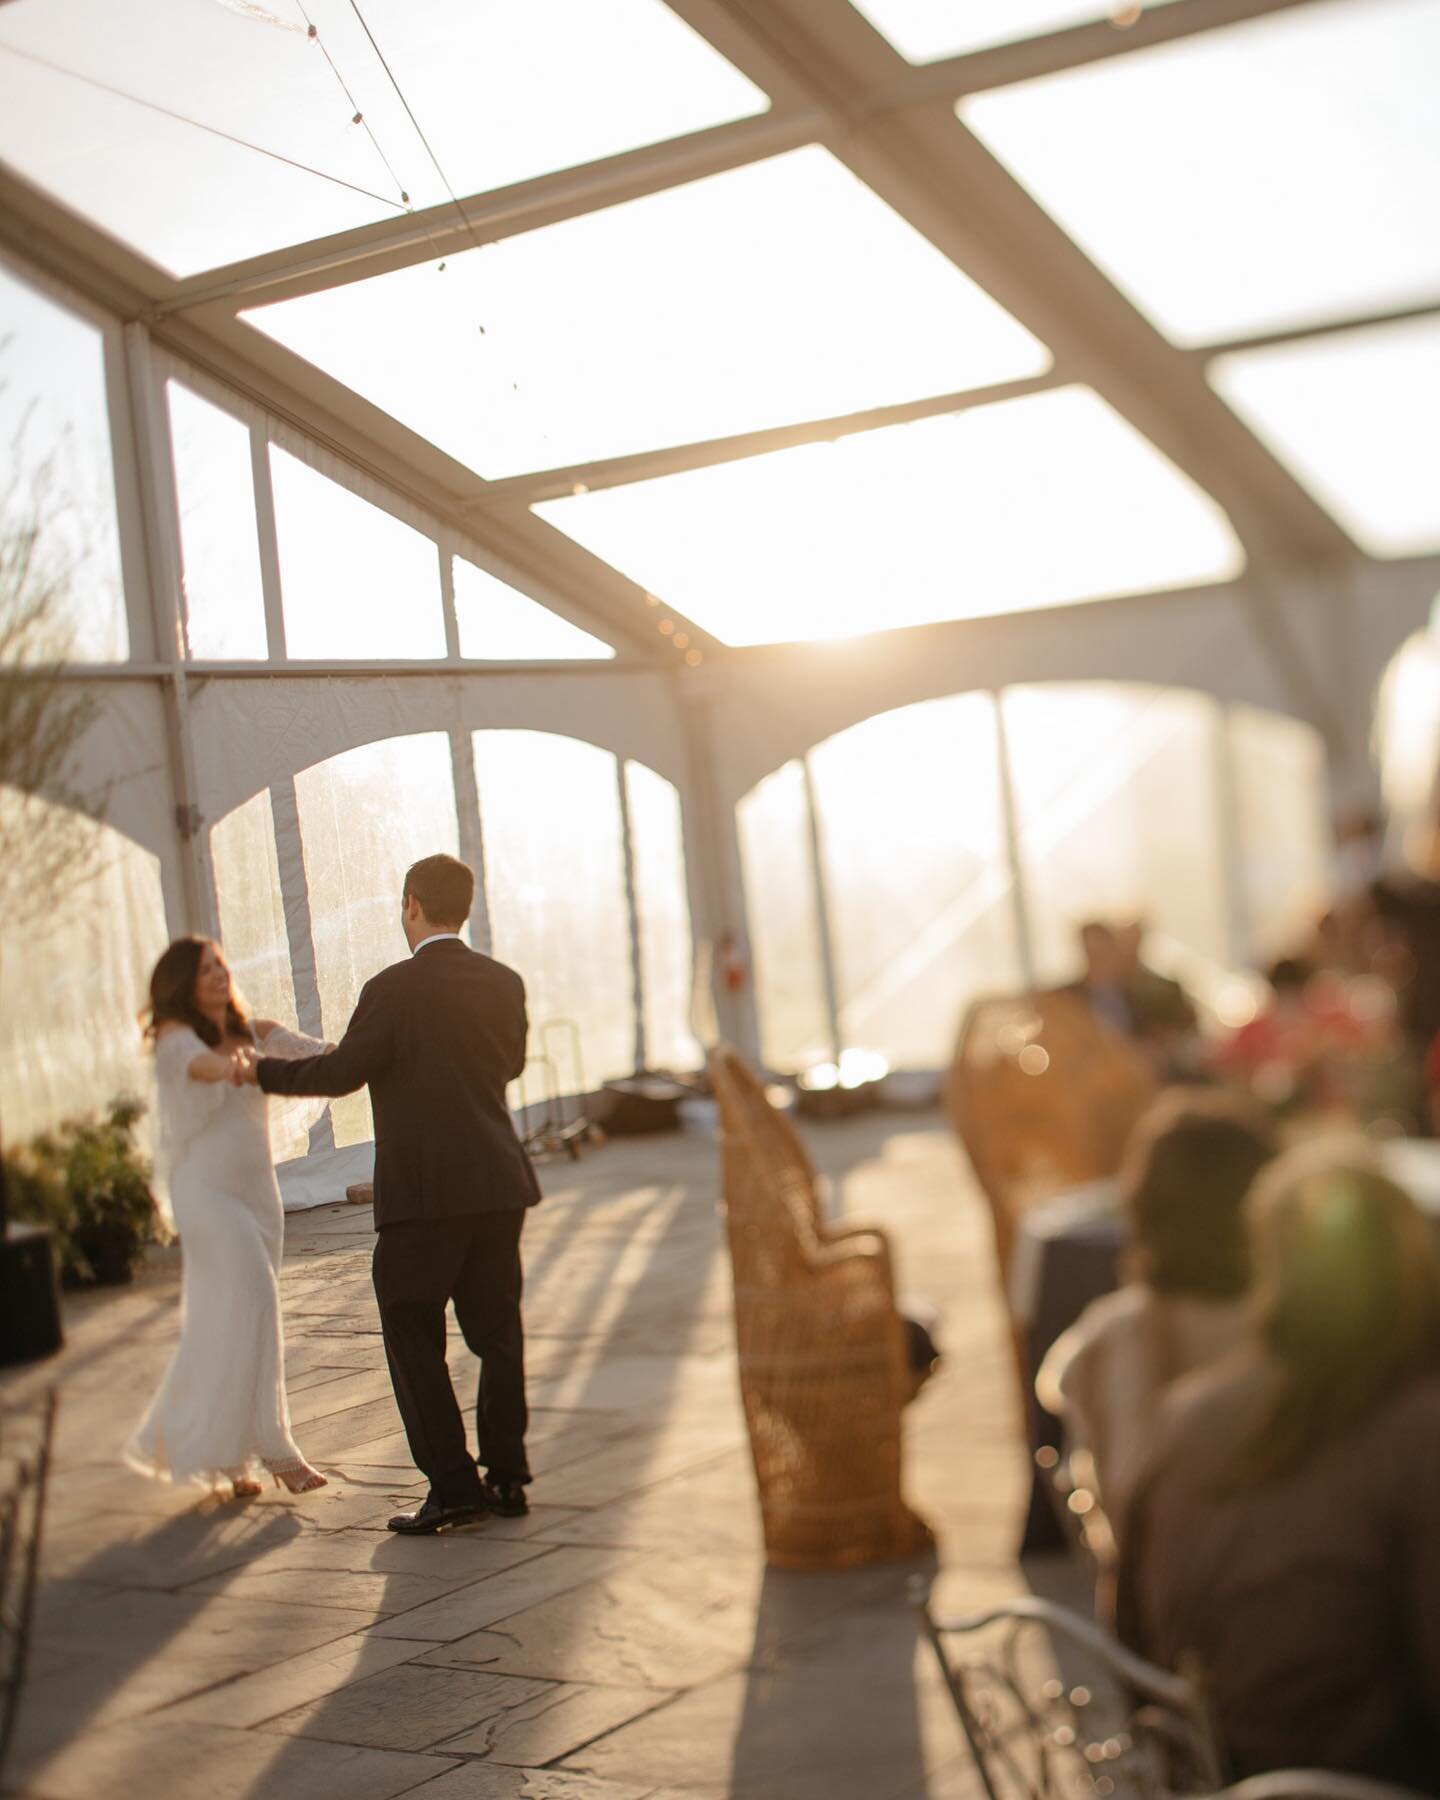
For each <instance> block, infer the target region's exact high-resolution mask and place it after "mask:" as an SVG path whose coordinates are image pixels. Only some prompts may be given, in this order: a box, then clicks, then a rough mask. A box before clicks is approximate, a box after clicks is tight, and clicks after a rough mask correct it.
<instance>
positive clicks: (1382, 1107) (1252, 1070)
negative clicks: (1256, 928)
mask: <svg viewBox="0 0 1440 1800" xmlns="http://www.w3.org/2000/svg"><path fill="white" fill-rule="evenodd" d="M1266 980H1267V981H1268V982H1269V984H1270V999H1269V1000H1268V1002H1267V1003H1266V1004H1265V1005H1264V1006H1263V1007H1262V1008H1261V1010H1260V1011H1259V1012H1258V1013H1257V1014H1256V1016H1255V1017H1254V1018H1253V1019H1251V1020H1250V1021H1249V1023H1248V1024H1245V1025H1242V1026H1241V1027H1240V1028H1239V1030H1238V1031H1235V1032H1233V1033H1232V1034H1231V1035H1230V1036H1229V1037H1228V1038H1226V1039H1225V1041H1224V1042H1223V1043H1221V1044H1220V1045H1218V1046H1217V1048H1216V1049H1215V1051H1214V1052H1213V1055H1212V1057H1211V1066H1212V1068H1213V1069H1214V1071H1215V1073H1216V1074H1217V1075H1220V1076H1222V1077H1227V1078H1230V1079H1232V1080H1236V1081H1240V1082H1243V1083H1244V1085H1245V1086H1246V1087H1247V1088H1248V1089H1249V1091H1250V1092H1251V1093H1252V1094H1254V1095H1255V1096H1256V1098H1257V1099H1259V1100H1263V1101H1264V1102H1265V1104H1266V1105H1268V1106H1271V1107H1273V1108H1275V1109H1276V1110H1277V1111H1280V1112H1284V1111H1290V1112H1316V1113H1318V1112H1345V1113H1348V1114H1349V1115H1350V1116H1351V1117H1352V1118H1354V1119H1356V1120H1357V1121H1363V1122H1365V1123H1369V1122H1370V1120H1371V1119H1373V1118H1375V1117H1378V1116H1383V1115H1385V1114H1386V1113H1387V1112H1392V1111H1394V1110H1395V1108H1396V1107H1397V1106H1399V1104H1400V1101H1401V1100H1402V1099H1403V1097H1404V1096H1403V1094H1402V1093H1401V1091H1400V1090H1401V1089H1403V1087H1404V1085H1405V1084H1404V1069H1403V1067H1400V1066H1398V1059H1399V1052H1400V1049H1401V1046H1400V1043H1399V1040H1398V1037H1397V1034H1396V1031H1395V1026H1394V1016H1393V995H1392V993H1391V991H1390V990H1389V989H1388V988H1386V987H1385V986H1384V984H1383V983H1381V982H1378V981H1376V980H1375V979H1374V978H1373V977H1346V976H1343V975H1339V974H1337V973H1336V972H1335V971H1334V970H1330V969H1321V970H1315V969H1313V968H1312V967H1311V966H1310V965H1309V964H1308V963H1305V962H1302V961H1300V960H1298V959H1297V958H1294V957H1282V958H1281V959H1280V961H1279V962H1277V963H1275V964H1273V965H1272V966H1271V968H1270V969H1269V970H1268V972H1267V974H1266ZM1390 1090H1395V1091H1394V1092H1391V1091H1390ZM1387 1100H1389V1101H1391V1102H1393V1104H1392V1105H1390V1106H1387V1105H1386V1104H1385V1102H1386V1101H1387Z"/></svg>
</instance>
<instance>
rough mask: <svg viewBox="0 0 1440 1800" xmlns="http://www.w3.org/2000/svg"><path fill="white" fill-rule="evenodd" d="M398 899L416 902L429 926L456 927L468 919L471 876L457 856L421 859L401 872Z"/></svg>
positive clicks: (467, 868)
mask: <svg viewBox="0 0 1440 1800" xmlns="http://www.w3.org/2000/svg"><path fill="white" fill-rule="evenodd" d="M402 898H403V899H407V900H418V901H419V903H420V910H421V912H423V913H424V915H425V917H426V918H427V919H428V920H429V921H430V923H431V924H432V925H453V926H455V927H457V928H458V927H459V926H461V925H463V924H464V923H465V921H466V920H467V919H468V918H469V917H470V906H471V902H472V901H473V900H474V898H475V876H474V874H473V873H472V872H471V869H470V866H469V864H468V863H463V862H461V860H460V858H459V857H458V856H444V855H440V856H422V857H421V858H420V860H419V862H417V863H412V864H411V865H410V867H409V868H408V869H407V870H406V871H405V888H404V892H403V895H402Z"/></svg>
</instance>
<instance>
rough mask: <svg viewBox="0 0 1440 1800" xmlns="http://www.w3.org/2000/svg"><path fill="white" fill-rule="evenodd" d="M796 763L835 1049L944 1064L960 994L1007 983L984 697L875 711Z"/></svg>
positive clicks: (992, 746)
mask: <svg viewBox="0 0 1440 1800" xmlns="http://www.w3.org/2000/svg"><path fill="white" fill-rule="evenodd" d="M809 762H810V771H811V779H812V782H813V785H814V790H815V798H816V806H817V811H818V814H819V826H820V842H821V849H822V855H823V858H824V867H825V876H826V892H827V895H828V897H829V911H830V922H831V932H832V935H833V939H834V947H835V962H836V983H837V987H838V990H839V993H838V1000H839V1009H840V1020H841V1035H842V1037H843V1039H844V1043H845V1046H846V1047H847V1048H859V1049H866V1050H879V1051H881V1052H883V1053H884V1055H885V1056H886V1057H887V1058H888V1059H889V1061H890V1063H891V1065H892V1066H893V1067H901V1068H910V1069H939V1068H944V1067H945V1066H946V1065H947V1064H948V1063H949V1060H950V1055H951V1051H952V1049H953V1047H954V1043H955V1034H956V1030H957V1028H958V1026H959V1022H960V1017H961V1014H962V1013H963V1011H964V1009H965V1007H966V1006H967V1005H968V1004H969V1003H970V1001H971V1000H973V999H974V998H975V997H976V996H977V995H978V994H980V993H982V992H989V993H994V992H1004V991H1006V990H1013V989H1018V987H1019V986H1020V983H1021V971H1020V962H1019V958H1018V955H1017V951H1016V943H1015V915H1014V906H1013V896H1012V894H1011V888H1010V878H1009V872H1008V862H1007V856H1006V850H1005V832H1004V820H1003V817H1002V815H1001V806H1000V774H999V757H998V746H997V740H996V729H995V709H994V702H993V701H992V699H991V698H990V696H989V695H988V694H965V695H959V696H956V697H953V698H951V699H946V700H927V701H922V702H921V703H920V704H919V705H916V706H907V707H902V708H901V709H900V710H899V711H896V712H889V713H881V714H879V715H878V716H877V717H875V718H873V719H867V720H865V721H864V722H863V723H862V724H859V725H854V726H851V727H850V729H849V730H848V731H843V732H841V733H840V734H839V735H838V736H837V737H833V738H830V739H828V740H827V741H826V742H825V743H823V744H820V745H817V746H816V748H815V749H813V750H812V751H811V752H810V755H809Z"/></svg>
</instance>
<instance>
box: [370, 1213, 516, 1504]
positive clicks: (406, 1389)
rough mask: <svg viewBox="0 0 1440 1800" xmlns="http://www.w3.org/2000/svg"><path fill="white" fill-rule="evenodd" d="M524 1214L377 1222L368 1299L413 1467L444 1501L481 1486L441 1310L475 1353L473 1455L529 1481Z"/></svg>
mask: <svg viewBox="0 0 1440 1800" xmlns="http://www.w3.org/2000/svg"><path fill="white" fill-rule="evenodd" d="M524 1224H525V1212H524V1209H523V1208H520V1207H517V1208H515V1209H514V1210H512V1211H505V1212H485V1213H465V1214H462V1215H461V1216H459V1217H457V1218H449V1219H407V1220H403V1221H398V1222H396V1223H394V1224H390V1225H382V1226H381V1228H380V1231H379V1233H378V1234H377V1236H376V1239H375V1261H374V1271H373V1272H374V1281H375V1297H376V1299H377V1300H378V1301H379V1303H380V1326H381V1330H382V1332H383V1333H384V1339H385V1356H386V1359H387V1361H388V1362H389V1364H390V1379H391V1382H392V1383H393V1385H394V1388H395V1399H396V1402H397V1403H398V1405H399V1408H400V1418H401V1420H402V1422H403V1424H404V1426H405V1436H406V1439H407V1440H408V1442H409V1445H410V1454H411V1456H413V1457H414V1459H415V1466H416V1467H417V1468H418V1469H420V1470H421V1472H422V1473H423V1474H425V1475H426V1476H428V1478H429V1481H430V1492H431V1494H432V1495H433V1496H434V1497H435V1498H436V1499H437V1500H439V1501H440V1502H441V1503H442V1504H444V1505H464V1504H465V1503H467V1502H468V1501H471V1500H473V1499H475V1498H476V1497H477V1495H478V1492H479V1486H480V1476H479V1473H478V1471H477V1469H476V1461H477V1458H475V1457H472V1456H471V1455H470V1451H469V1449H468V1447H467V1445H466V1441H465V1422H464V1420H463V1419H462V1418H461V1416H460V1407H459V1405H458V1404H457V1402H456V1399H455V1389H454V1388H453V1387H452V1386H451V1382H450V1369H449V1365H448V1364H447V1363H446V1361H445V1308H446V1305H447V1303H448V1302H449V1301H451V1300H453V1301H454V1303H455V1318H456V1322H457V1323H458V1324H459V1326H460V1331H461V1334H462V1336H463V1337H464V1339H465V1342H466V1343H467V1344H468V1345H469V1346H470V1348H471V1349H472V1350H473V1351H474V1352H475V1354H476V1356H478V1357H479V1358H480V1391H479V1394H478V1396H477V1399H476V1406H475V1428H476V1438H477V1450H478V1461H479V1464H480V1467H481V1468H484V1469H486V1470H487V1471H488V1472H489V1474H490V1475H491V1476H492V1477H493V1478H494V1479H495V1480H497V1481H528V1480H529V1479H530V1468H529V1464H528V1463H527V1462H526V1459H525V1426H526V1422H527V1417H528V1415H527V1410H526V1405H525V1334H524V1328H523V1326H522V1324H521V1319H520V1295H521V1289H522V1285H523V1283H522V1275H521V1268H520V1233H521V1230H522V1228H523V1227H524Z"/></svg>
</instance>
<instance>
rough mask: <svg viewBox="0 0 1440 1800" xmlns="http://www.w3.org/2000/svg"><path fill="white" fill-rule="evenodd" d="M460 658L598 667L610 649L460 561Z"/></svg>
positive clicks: (457, 615)
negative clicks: (591, 664) (581, 663)
mask: <svg viewBox="0 0 1440 1800" xmlns="http://www.w3.org/2000/svg"><path fill="white" fill-rule="evenodd" d="M452 567H453V569H454V580H455V623H456V626H457V628H458V630H459V635H460V654H461V656H463V657H465V658H466V659H467V660H469V661H472V662H486V661H488V662H530V661H534V662H562V661H583V662H600V661H604V660H605V659H606V658H609V657H613V656H614V654H615V649H614V646H613V645H611V644H606V643H603V642H602V641H601V640H600V639H599V638H597V637H592V636H591V635H590V633H589V632H588V631H582V630H581V629H580V627H579V626H578V625H572V624H571V623H570V621H569V620H568V619H562V618H561V617H560V615H559V614H558V613H553V612H551V611H550V609H549V608H548V607H545V606H542V605H541V604H540V602H539V601H538V600H532V599H531V598H530V596H529V595H528V594H522V593H521V592H520V591H519V590H518V589H517V588H513V587H511V586H510V584H509V582H507V581H502V580H501V579H500V577H499V576H498V575H492V574H491V573H490V572H489V570H488V569H482V568H479V567H478V566H477V565H476V564H475V563H473V562H470V561H468V560H467V559H466V558H465V557H463V556H457V557H455V558H454V559H453V562H452Z"/></svg>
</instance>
